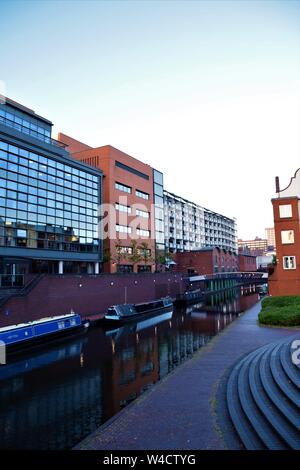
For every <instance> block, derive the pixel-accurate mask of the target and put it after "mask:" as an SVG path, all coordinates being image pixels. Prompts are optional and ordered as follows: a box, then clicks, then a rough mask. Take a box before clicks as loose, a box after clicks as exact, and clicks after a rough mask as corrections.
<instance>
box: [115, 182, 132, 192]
mask: <svg viewBox="0 0 300 470" xmlns="http://www.w3.org/2000/svg"><path fill="white" fill-rule="evenodd" d="M115 188H116V189H118V190H119V191H123V192H124V193H128V194H131V187H130V186H126V185H125V184H122V183H117V182H116V183H115Z"/></svg>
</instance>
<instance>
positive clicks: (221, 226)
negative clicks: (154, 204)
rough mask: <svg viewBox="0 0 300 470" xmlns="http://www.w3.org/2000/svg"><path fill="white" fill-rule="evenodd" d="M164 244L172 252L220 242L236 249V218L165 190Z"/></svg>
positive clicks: (223, 246) (223, 245)
mask: <svg viewBox="0 0 300 470" xmlns="http://www.w3.org/2000/svg"><path fill="white" fill-rule="evenodd" d="M164 212H165V248H166V251H167V252H170V253H175V252H182V251H189V250H197V249H199V248H203V247H213V246H219V247H220V248H224V249H228V250H233V251H235V252H236V251H237V241H236V240H237V237H236V220H235V219H230V218H228V217H225V216H223V215H221V214H217V213H215V212H213V211H210V210H209V209H206V208H204V207H201V206H199V205H197V204H195V203H193V202H191V201H188V200H187V199H184V198H182V197H180V196H176V195H175V194H173V193H169V192H167V191H164Z"/></svg>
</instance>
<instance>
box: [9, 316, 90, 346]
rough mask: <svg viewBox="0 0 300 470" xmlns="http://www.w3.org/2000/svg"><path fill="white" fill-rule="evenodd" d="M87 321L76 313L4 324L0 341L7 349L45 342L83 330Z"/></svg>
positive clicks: (86, 326)
mask: <svg viewBox="0 0 300 470" xmlns="http://www.w3.org/2000/svg"><path fill="white" fill-rule="evenodd" d="M88 326H89V322H82V320H81V316H80V315H78V314H76V313H70V314H67V315H59V316H56V317H47V318H42V319H40V320H35V321H32V322H29V323H20V324H18V325H10V326H4V327H2V328H0V341H2V342H3V343H5V345H6V347H7V351H8V352H9V351H12V350H15V349H19V348H23V347H27V346H31V345H33V344H39V343H43V344H44V343H46V342H47V341H52V340H54V339H58V338H60V337H63V336H65V335H71V334H74V333H78V332H82V331H85V330H86V329H87V328H88Z"/></svg>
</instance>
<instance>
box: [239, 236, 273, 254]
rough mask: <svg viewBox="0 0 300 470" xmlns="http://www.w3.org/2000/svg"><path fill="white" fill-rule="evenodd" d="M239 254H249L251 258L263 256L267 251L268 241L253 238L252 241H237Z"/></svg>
mask: <svg viewBox="0 0 300 470" xmlns="http://www.w3.org/2000/svg"><path fill="white" fill-rule="evenodd" d="M237 243H238V250H239V253H245V254H251V255H253V256H264V255H265V254H266V253H267V251H268V240H267V239H266V238H259V237H255V239H253V240H242V239H240V238H239V239H238V241H237Z"/></svg>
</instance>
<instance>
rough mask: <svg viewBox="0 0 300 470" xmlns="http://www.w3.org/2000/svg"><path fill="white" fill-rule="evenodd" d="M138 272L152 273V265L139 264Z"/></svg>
mask: <svg viewBox="0 0 300 470" xmlns="http://www.w3.org/2000/svg"><path fill="white" fill-rule="evenodd" d="M137 270H138V273H151V266H147V265H146V266H145V265H138V267H137Z"/></svg>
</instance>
